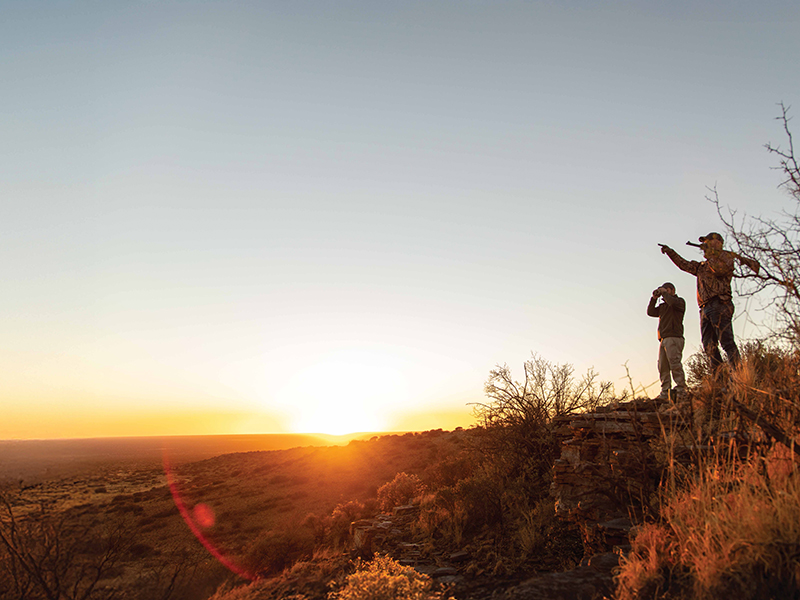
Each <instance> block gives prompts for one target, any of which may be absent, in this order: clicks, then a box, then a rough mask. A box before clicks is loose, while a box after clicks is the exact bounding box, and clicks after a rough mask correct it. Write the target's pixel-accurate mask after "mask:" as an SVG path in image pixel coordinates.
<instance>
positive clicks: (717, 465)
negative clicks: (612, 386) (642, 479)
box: [618, 345, 800, 600]
mask: <svg viewBox="0 0 800 600" xmlns="http://www.w3.org/2000/svg"><path fill="white" fill-rule="evenodd" d="M744 355H745V361H744V363H743V365H742V367H741V368H740V369H739V370H738V371H736V372H734V373H733V374H731V375H730V376H729V377H725V378H720V377H717V378H714V377H712V376H711V374H710V373H705V374H702V373H701V374H700V376H699V377H698V376H697V375H696V376H695V383H696V385H695V392H696V403H695V415H694V417H695V418H694V425H695V434H696V435H695V444H694V446H693V451H694V460H693V461H692V462H691V463H690V464H688V465H684V466H681V465H680V464H679V462H677V461H671V462H670V467H669V475H670V476H669V477H668V478H667V479H666V480H665V481H666V482H667V483H665V485H664V486H663V488H662V498H661V501H662V503H661V515H660V519H659V520H658V521H657V522H655V523H651V524H647V525H644V526H642V527H640V528H639V530H638V532H637V534H636V536H635V538H634V539H633V550H632V552H631V554H630V555H629V556H628V557H627V559H626V560H624V561H623V565H622V568H621V572H620V574H619V578H618V582H619V589H618V598H619V599H620V600H632V599H644V598H686V599H689V598H696V599H698V600H704V599H711V598H720V597H723V596H726V595H727V596H731V595H732V596H735V597H736V598H737V600H748V599H751V598H752V599H753V600H755V599H762V598H798V597H800V473H799V472H798V462H797V455H796V454H795V453H794V449H793V447H792V446H793V442H792V440H795V439H797V434H798V431H799V430H800V428H798V411H799V410H800V403H799V402H798V400H799V399H800V370H799V369H798V361H797V356H796V355H795V354H794V353H791V352H785V351H780V350H774V349H770V348H767V347H765V346H763V345H751V346H748V347H746V349H745V352H744ZM693 369H694V370H695V374H696V373H697V372H696V365H694V366H693ZM748 415H749V416H748ZM754 415H755V416H756V417H757V419H758V420H757V421H754V420H753V418H752V417H753V416H754ZM765 424H766V425H765ZM770 427H773V428H775V431H778V432H779V433H780V434H782V435H784V436H785V437H783V441H777V440H776V435H770V431H772V430H771V429H770ZM665 443H666V445H667V446H668V454H671V453H672V454H674V453H675V452H676V447H675V445H674V444H675V440H666V439H665Z"/></svg>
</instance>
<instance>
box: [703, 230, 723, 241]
mask: <svg viewBox="0 0 800 600" xmlns="http://www.w3.org/2000/svg"><path fill="white" fill-rule="evenodd" d="M698 239H699V240H700V241H701V242H705V241H706V240H719V241H720V242H724V241H725V240H724V239H722V236H721V235H720V234H718V233H717V232H716V231H712V232H711V233H709V234H708V235H701V236H700V237H699V238H698Z"/></svg>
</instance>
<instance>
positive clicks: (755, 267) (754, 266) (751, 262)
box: [659, 242, 761, 275]
mask: <svg viewBox="0 0 800 600" xmlns="http://www.w3.org/2000/svg"><path fill="white" fill-rule="evenodd" d="M659 245H660V244H659ZM686 245H687V246H693V247H694V248H702V249H705V246H704V245H703V244H695V243H694V242H686ZM725 252H729V253H730V254H732V255H733V258H735V259H736V260H738V261H739V262H740V263H742V264H743V265H747V266H748V267H749V268H750V270H751V271H753V272H754V273H755V274H756V275H758V272H759V271H760V270H761V265H760V264H759V263H758V261H757V260H755V259H752V258H747V257H746V256H742V255H741V254H739V253H738V252H733V251H732V250H725Z"/></svg>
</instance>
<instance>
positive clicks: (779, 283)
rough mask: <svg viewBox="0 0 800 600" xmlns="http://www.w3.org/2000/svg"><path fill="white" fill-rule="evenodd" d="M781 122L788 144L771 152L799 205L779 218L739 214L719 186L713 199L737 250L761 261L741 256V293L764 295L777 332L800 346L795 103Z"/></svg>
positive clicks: (799, 169) (798, 167) (783, 186)
mask: <svg viewBox="0 0 800 600" xmlns="http://www.w3.org/2000/svg"><path fill="white" fill-rule="evenodd" d="M779 106H780V109H781V114H780V116H778V117H776V119H777V120H778V121H779V122H780V123H781V125H782V127H783V131H784V134H785V136H786V146H783V147H782V146H779V145H774V144H771V143H768V144H766V145H765V147H766V149H767V151H768V152H769V153H770V154H772V155H774V156H776V157H777V159H778V166H777V167H774V168H775V169H776V170H778V171H780V173H781V176H782V181H781V183H780V184H779V186H778V187H779V188H781V189H783V190H785V191H786V192H787V193H788V195H789V197H790V198H791V199H792V200H794V203H793V205H792V206H791V207H790V208H788V209H785V210H783V211H782V212H781V213H780V214H779V215H778V216H777V217H774V218H768V217H760V216H759V217H750V216H747V215H744V216H741V217H740V216H739V215H738V214H737V212H736V211H735V210H732V209H730V208H729V207H723V205H722V204H721V202H720V199H719V195H718V193H717V190H716V188H712V189H711V190H710V192H711V195H710V196H709V197H708V199H709V200H710V201H711V202H713V203H714V204H715V206H716V208H717V213H718V214H719V217H720V219H721V220H722V223H723V225H724V227H725V229H726V231H727V235H726V239H727V240H728V244H729V246H730V247H731V248H733V250H734V251H736V252H737V253H738V254H740V255H741V256H742V257H744V258H745V259H751V260H753V259H754V260H755V261H757V262H758V264H759V267H760V268H758V269H757V270H756V269H754V268H752V267H750V266H747V261H746V260H742V261H737V264H738V267H737V273H736V276H737V277H736V282H737V292H738V293H739V295H740V296H744V297H758V298H760V299H761V302H762V308H763V309H764V310H765V311H766V313H767V314H768V316H769V318H770V319H771V323H772V324H771V325H770V328H771V337H773V338H775V339H777V340H782V341H784V342H788V343H789V344H791V345H792V346H793V347H795V348H800V165H798V162H797V156H796V155H795V152H794V143H793V139H792V132H791V130H790V127H789V121H790V120H791V118H790V117H789V110H790V107H788V106H785V105H784V104H783V103H781V104H780V105H779Z"/></svg>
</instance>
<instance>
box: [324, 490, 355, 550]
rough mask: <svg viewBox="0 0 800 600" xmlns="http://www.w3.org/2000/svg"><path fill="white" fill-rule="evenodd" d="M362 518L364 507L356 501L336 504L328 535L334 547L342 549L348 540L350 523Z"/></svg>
mask: <svg viewBox="0 0 800 600" xmlns="http://www.w3.org/2000/svg"><path fill="white" fill-rule="evenodd" d="M363 516H364V505H363V504H362V503H361V502H358V501H357V500H351V501H350V502H344V503H342V504H338V505H337V506H336V508H334V509H333V512H332V513H331V518H330V527H329V535H330V539H331V542H332V543H333V545H334V546H337V547H342V546H345V545H346V544H347V542H348V541H349V539H350V523H352V522H353V521H356V520H358V519H360V518H362V517H363Z"/></svg>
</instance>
